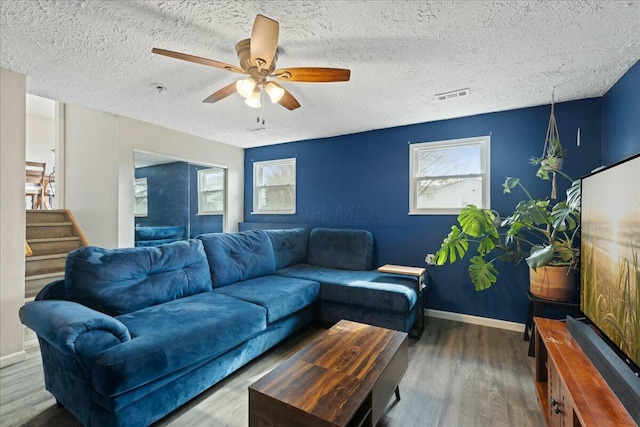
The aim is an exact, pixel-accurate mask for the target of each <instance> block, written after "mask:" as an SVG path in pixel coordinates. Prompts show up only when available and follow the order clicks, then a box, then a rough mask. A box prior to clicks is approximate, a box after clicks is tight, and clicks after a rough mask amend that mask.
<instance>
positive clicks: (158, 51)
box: [151, 47, 245, 74]
mask: <svg viewBox="0 0 640 427" xmlns="http://www.w3.org/2000/svg"><path fill="white" fill-rule="evenodd" d="M151 53H155V54H156V55H164V56H168V57H170V58H175V59H182V60H183V61H189V62H195V63H196V64H202V65H208V66H210V67H216V68H221V69H223V70H227V71H233V72H234V73H240V74H245V72H244V71H242V69H240V68H239V67H236V66H235V65H231V64H227V63H225V62H220V61H215V60H213V59H207V58H202V57H200V56H193V55H188V54H186V53H180V52H174V51H172V50H166V49H159V48H157V47H154V48H153V49H151Z"/></svg>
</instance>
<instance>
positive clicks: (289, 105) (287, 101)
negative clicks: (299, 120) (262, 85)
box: [278, 89, 300, 110]
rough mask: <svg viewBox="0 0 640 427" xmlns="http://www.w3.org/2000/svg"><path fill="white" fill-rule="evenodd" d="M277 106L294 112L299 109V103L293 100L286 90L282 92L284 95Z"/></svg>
mask: <svg viewBox="0 0 640 427" xmlns="http://www.w3.org/2000/svg"><path fill="white" fill-rule="evenodd" d="M278 104H280V105H282V106H283V107H284V108H286V109H288V110H295V109H296V108H298V107H300V103H299V102H298V100H297V99H295V98H294V97H293V95H291V93H290V92H289V91H288V90H286V89H285V90H284V95H282V98H281V99H280V101H278Z"/></svg>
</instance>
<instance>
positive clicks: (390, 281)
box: [276, 264, 418, 313]
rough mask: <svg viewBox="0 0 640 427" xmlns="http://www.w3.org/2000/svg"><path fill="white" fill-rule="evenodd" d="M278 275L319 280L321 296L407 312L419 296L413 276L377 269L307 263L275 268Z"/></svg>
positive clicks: (322, 297) (355, 304) (337, 301)
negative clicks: (340, 267)
mask: <svg viewBox="0 0 640 427" xmlns="http://www.w3.org/2000/svg"><path fill="white" fill-rule="evenodd" d="M276 274H277V275H281V276H286V277H299V278H302V279H306V280H314V281H317V282H318V283H320V285H321V288H320V299H321V300H322V301H332V302H336V303H340V304H348V305H352V306H358V307H368V308H372V309H376V310H387V311H396V312H403V313H406V312H409V311H410V310H411V309H412V308H413V306H414V305H415V303H416V301H417V300H418V295H417V292H416V291H415V288H416V286H417V285H416V280H415V278H412V277H409V276H401V275H395V274H382V273H379V272H378V271H375V270H372V271H347V270H336V269H332V268H326V267H318V266H315V265H310V264H298V265H294V266H291V267H288V268H284V269H281V270H278V271H277V272H276Z"/></svg>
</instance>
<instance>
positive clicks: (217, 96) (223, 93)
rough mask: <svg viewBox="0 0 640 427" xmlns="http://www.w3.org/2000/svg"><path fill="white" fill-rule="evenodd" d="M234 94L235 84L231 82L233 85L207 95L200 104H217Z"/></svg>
mask: <svg viewBox="0 0 640 427" xmlns="http://www.w3.org/2000/svg"><path fill="white" fill-rule="evenodd" d="M235 92H236V82H233V83H231V84H229V85H227V86H225V87H223V88H222V89H220V90H219V91H217V92H215V93H212V94H211V95H209V96H208V97H207V98H206V99H205V100H203V101H202V102H208V103H213V102H218V101H220V100H221V99H224V98H226V97H227V96H229V95H233V94H234V93H235Z"/></svg>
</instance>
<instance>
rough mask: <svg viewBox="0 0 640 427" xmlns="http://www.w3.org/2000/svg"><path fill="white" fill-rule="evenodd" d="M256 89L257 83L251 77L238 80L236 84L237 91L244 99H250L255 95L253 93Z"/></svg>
mask: <svg viewBox="0 0 640 427" xmlns="http://www.w3.org/2000/svg"><path fill="white" fill-rule="evenodd" d="M255 88H256V81H255V80H253V79H252V78H251V77H249V78H246V79H242V80H238V81H237V82H236V90H237V91H238V93H239V94H240V95H241V96H242V97H243V98H247V99H249V97H251V96H252V95H253V93H254V92H253V91H254V89H255Z"/></svg>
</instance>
